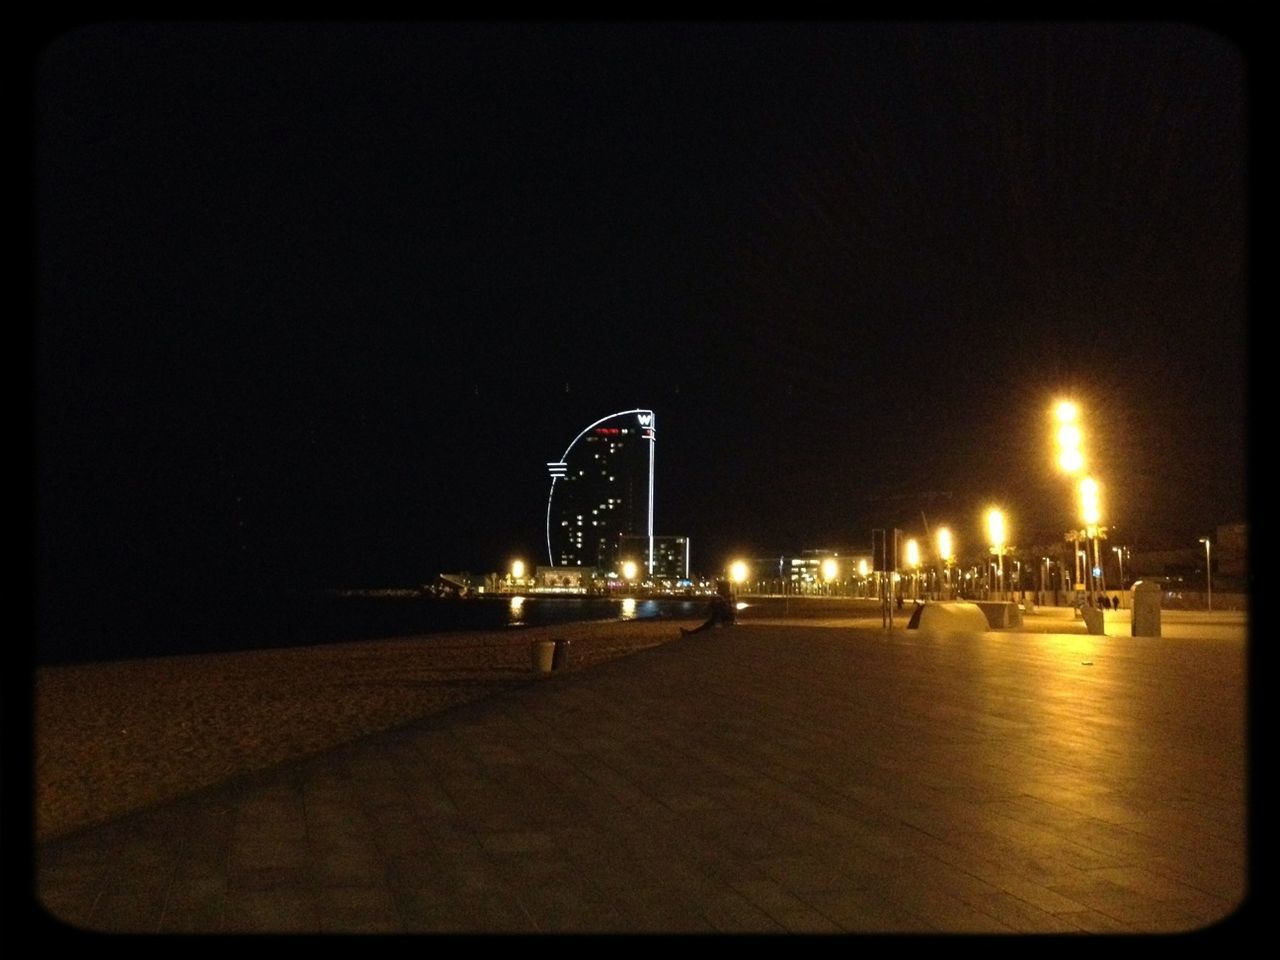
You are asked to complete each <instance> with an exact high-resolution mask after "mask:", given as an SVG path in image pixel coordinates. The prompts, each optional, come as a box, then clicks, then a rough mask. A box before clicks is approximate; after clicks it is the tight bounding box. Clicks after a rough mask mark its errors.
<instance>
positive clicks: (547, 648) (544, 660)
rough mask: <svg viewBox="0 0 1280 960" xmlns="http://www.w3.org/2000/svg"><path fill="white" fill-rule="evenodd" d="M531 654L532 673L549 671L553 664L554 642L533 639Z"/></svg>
mask: <svg viewBox="0 0 1280 960" xmlns="http://www.w3.org/2000/svg"><path fill="white" fill-rule="evenodd" d="M532 654H533V671H534V673H550V672H551V671H552V669H553V668H554V666H555V654H556V642H555V641H554V640H535V641H533V650H532Z"/></svg>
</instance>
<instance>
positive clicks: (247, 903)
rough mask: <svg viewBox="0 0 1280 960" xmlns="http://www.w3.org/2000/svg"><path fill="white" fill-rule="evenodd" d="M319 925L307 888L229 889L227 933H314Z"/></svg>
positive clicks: (314, 905) (318, 914)
mask: <svg viewBox="0 0 1280 960" xmlns="http://www.w3.org/2000/svg"><path fill="white" fill-rule="evenodd" d="M322 928H323V927H322V924H321V920H320V910H319V907H318V904H317V899H316V893H315V891H314V890H312V889H311V888H310V887H300V886H299V887H286V886H280V887H273V888H269V889H253V890H245V889H234V888H233V889H232V890H231V891H229V892H228V894H227V911H226V925H225V927H224V930H225V931H226V932H227V933H316V932H318V931H319V930H321V929H322Z"/></svg>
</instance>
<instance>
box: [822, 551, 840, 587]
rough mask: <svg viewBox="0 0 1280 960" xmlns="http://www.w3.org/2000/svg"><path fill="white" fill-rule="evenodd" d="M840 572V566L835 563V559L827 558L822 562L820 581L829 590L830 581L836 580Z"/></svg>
mask: <svg viewBox="0 0 1280 960" xmlns="http://www.w3.org/2000/svg"><path fill="white" fill-rule="evenodd" d="M839 572H840V564H839V563H837V562H836V559H835V557H827V559H825V560H823V561H822V579H823V581H824V582H825V583H826V584H827V587H828V589H830V585H831V581H833V580H834V579H835V578H836V575H837V574H839Z"/></svg>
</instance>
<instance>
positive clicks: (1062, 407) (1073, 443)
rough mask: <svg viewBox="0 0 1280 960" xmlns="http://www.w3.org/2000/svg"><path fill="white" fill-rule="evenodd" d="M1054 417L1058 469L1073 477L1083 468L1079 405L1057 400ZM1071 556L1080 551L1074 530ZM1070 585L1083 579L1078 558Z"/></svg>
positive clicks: (1075, 555)
mask: <svg viewBox="0 0 1280 960" xmlns="http://www.w3.org/2000/svg"><path fill="white" fill-rule="evenodd" d="M1053 413H1054V418H1055V419H1056V420H1057V421H1058V429H1057V432H1056V434H1055V437H1056V439H1057V448H1058V460H1057V462H1058V469H1059V470H1061V471H1062V472H1063V473H1065V474H1066V475H1067V476H1069V477H1074V476H1076V475H1078V474H1079V473H1080V472H1081V471H1083V470H1084V450H1083V449H1082V445H1083V438H1082V435H1081V432H1080V424H1079V422H1078V421H1079V419H1080V407H1079V406H1078V405H1077V404H1076V403H1075V402H1074V401H1072V400H1059V401H1058V402H1057V403H1056V404H1055V405H1054V408H1053ZM1070 539H1071V549H1072V557H1073V558H1076V557H1078V556H1079V552H1080V538H1079V537H1078V536H1077V535H1076V533H1075V531H1072V534H1071V537H1070ZM1073 566H1074V567H1075V569H1074V571H1073V582H1072V586H1073V587H1074V586H1075V584H1076V583H1077V582H1079V581H1081V580H1083V576H1082V574H1083V572H1084V571H1082V570H1081V569H1080V567H1079V562H1078V560H1073Z"/></svg>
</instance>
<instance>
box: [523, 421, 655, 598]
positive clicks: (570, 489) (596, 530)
mask: <svg viewBox="0 0 1280 960" xmlns="http://www.w3.org/2000/svg"><path fill="white" fill-rule="evenodd" d="M656 443H657V434H656V432H655V423H654V414H653V411H652V410H641V409H636V410H622V411H619V412H618V413H611V414H610V415H609V416H607V417H602V418H601V419H599V420H597V421H595V423H592V424H590V425H588V426H587V427H586V428H585V429H583V430H582V432H581V433H579V434H578V435H577V436H576V437H574V438H573V440H572V441H571V442H570V443H569V445H568V447H566V448H565V451H564V453H563V455H561V457H560V459H559V460H555V461H552V462H549V463H548V464H547V470H548V472H549V473H550V475H551V490H550V492H549V493H548V494H547V556H548V560H549V563H550V565H551V566H553V567H595V568H599V569H600V570H603V571H608V572H617V567H618V564H619V562H620V561H621V560H622V556H621V552H622V540H623V538H624V537H642V538H644V540H645V541H646V543H647V544H648V549H647V551H646V552H645V569H646V574H647V575H650V576H651V575H652V573H653V564H654V545H653V540H654V536H653V465H654V447H655V445H656Z"/></svg>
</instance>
